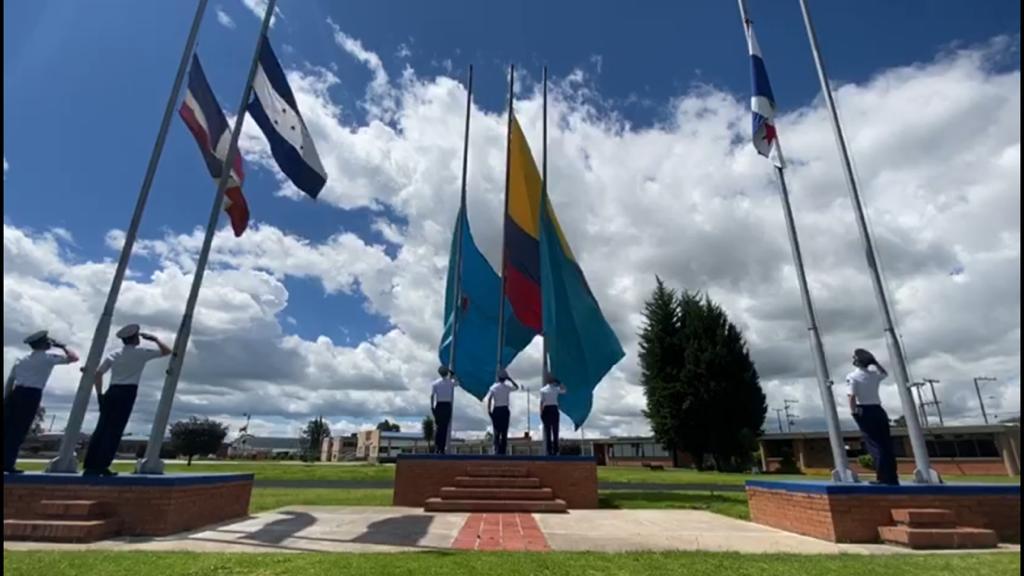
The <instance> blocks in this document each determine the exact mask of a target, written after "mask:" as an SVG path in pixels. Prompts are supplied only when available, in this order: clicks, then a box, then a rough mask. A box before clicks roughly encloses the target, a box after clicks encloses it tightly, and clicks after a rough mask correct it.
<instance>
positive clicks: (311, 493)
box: [249, 488, 391, 514]
mask: <svg viewBox="0 0 1024 576" xmlns="http://www.w3.org/2000/svg"><path fill="white" fill-rule="evenodd" d="M286 506H391V490H390V489H387V488H385V489H368V490H362V489H358V490H341V489H336V488H328V489H320V488H314V489H303V490H294V489H292V488H253V491H252V501H251V502H250V504H249V512H251V513H253V514H256V513H258V512H266V511H267V510H275V509H277V508H284V507H286Z"/></svg>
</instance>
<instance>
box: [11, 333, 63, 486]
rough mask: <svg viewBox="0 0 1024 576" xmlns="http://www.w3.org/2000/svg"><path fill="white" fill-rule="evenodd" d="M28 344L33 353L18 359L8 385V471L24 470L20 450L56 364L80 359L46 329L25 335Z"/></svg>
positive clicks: (19, 472) (16, 472) (18, 472)
mask: <svg viewBox="0 0 1024 576" xmlns="http://www.w3.org/2000/svg"><path fill="white" fill-rule="evenodd" d="M25 344H28V345H29V347H30V348H31V349H32V353H31V354H29V355H28V356H25V357H24V358H21V359H20V360H18V361H17V362H15V364H14V367H13V368H11V375H10V376H8V378H7V383H6V384H5V385H4V474H21V473H22V471H21V470H18V469H16V468H15V467H14V466H15V464H17V462H18V451H19V450H21V444H22V442H24V441H25V436H27V435H28V431H29V430H30V429H31V428H32V422H34V421H35V419H36V413H37V412H38V411H39V402H40V401H41V400H42V398H43V388H46V382H47V381H48V380H49V379H50V374H51V373H52V372H53V367H54V366H57V365H59V364H74V363H75V362H78V354H75V352H74V351H73V350H71V349H70V348H68V347H67V346H65V345H64V344H61V343H60V342H57V341H56V340H53V339H52V338H50V335H49V334H48V333H47V332H46V330H41V331H39V332H36V333H34V334H32V335H31V336H29V337H28V338H25ZM51 348H57V349H59V350H61V351H62V352H63V353H64V354H63V355H61V354H52V353H50V352H49V350H50V349H51Z"/></svg>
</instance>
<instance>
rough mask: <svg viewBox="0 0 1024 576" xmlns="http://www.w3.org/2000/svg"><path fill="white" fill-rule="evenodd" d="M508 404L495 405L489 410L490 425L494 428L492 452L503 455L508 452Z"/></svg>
mask: <svg viewBox="0 0 1024 576" xmlns="http://www.w3.org/2000/svg"><path fill="white" fill-rule="evenodd" d="M509 416H510V414H509V411H508V406H495V407H494V410H491V426H492V427H493V428H494V453H495V454H498V455H499V456H504V455H505V454H506V453H507V452H508V421H509Z"/></svg>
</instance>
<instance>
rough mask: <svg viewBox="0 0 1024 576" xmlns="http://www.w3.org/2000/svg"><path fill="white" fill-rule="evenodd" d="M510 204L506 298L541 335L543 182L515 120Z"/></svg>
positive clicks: (504, 273)
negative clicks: (541, 213)
mask: <svg viewBox="0 0 1024 576" xmlns="http://www.w3.org/2000/svg"><path fill="white" fill-rule="evenodd" d="M508 171H509V175H508V203H507V210H506V212H505V243H504V244H505V258H504V263H505V269H504V270H503V277H504V279H505V294H506V295H507V296H508V300H509V303H511V305H512V311H513V313H514V314H515V317H516V318H517V319H518V320H519V322H521V323H522V324H523V326H525V327H527V328H529V329H530V330H532V331H533V332H534V333H537V334H539V333H540V332H541V331H542V319H541V295H540V205H541V199H540V196H541V179H540V172H538V171H537V165H536V164H534V162H533V155H532V154H531V153H530V145H529V144H527V142H526V137H525V136H524V135H523V130H522V128H520V127H519V121H518V120H516V118H515V116H513V117H512V132H511V134H510V135H509V162H508Z"/></svg>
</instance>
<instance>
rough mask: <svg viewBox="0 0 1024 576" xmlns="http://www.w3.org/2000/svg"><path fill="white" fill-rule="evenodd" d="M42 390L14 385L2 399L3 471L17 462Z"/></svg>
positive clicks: (12, 467)
mask: <svg viewBox="0 0 1024 576" xmlns="http://www.w3.org/2000/svg"><path fill="white" fill-rule="evenodd" d="M42 399H43V391H42V390H41V389H39V388H29V387H28V386H15V387H14V390H11V394H10V395H9V396H8V397H7V398H6V399H5V400H4V471H5V472H8V471H11V470H14V465H15V464H17V463H18V450H21V443H22V442H24V441H25V437H26V436H28V431H29V430H30V429H31V428H32V422H33V421H35V419H36V412H38V411H39V402H40V401H41V400H42Z"/></svg>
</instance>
